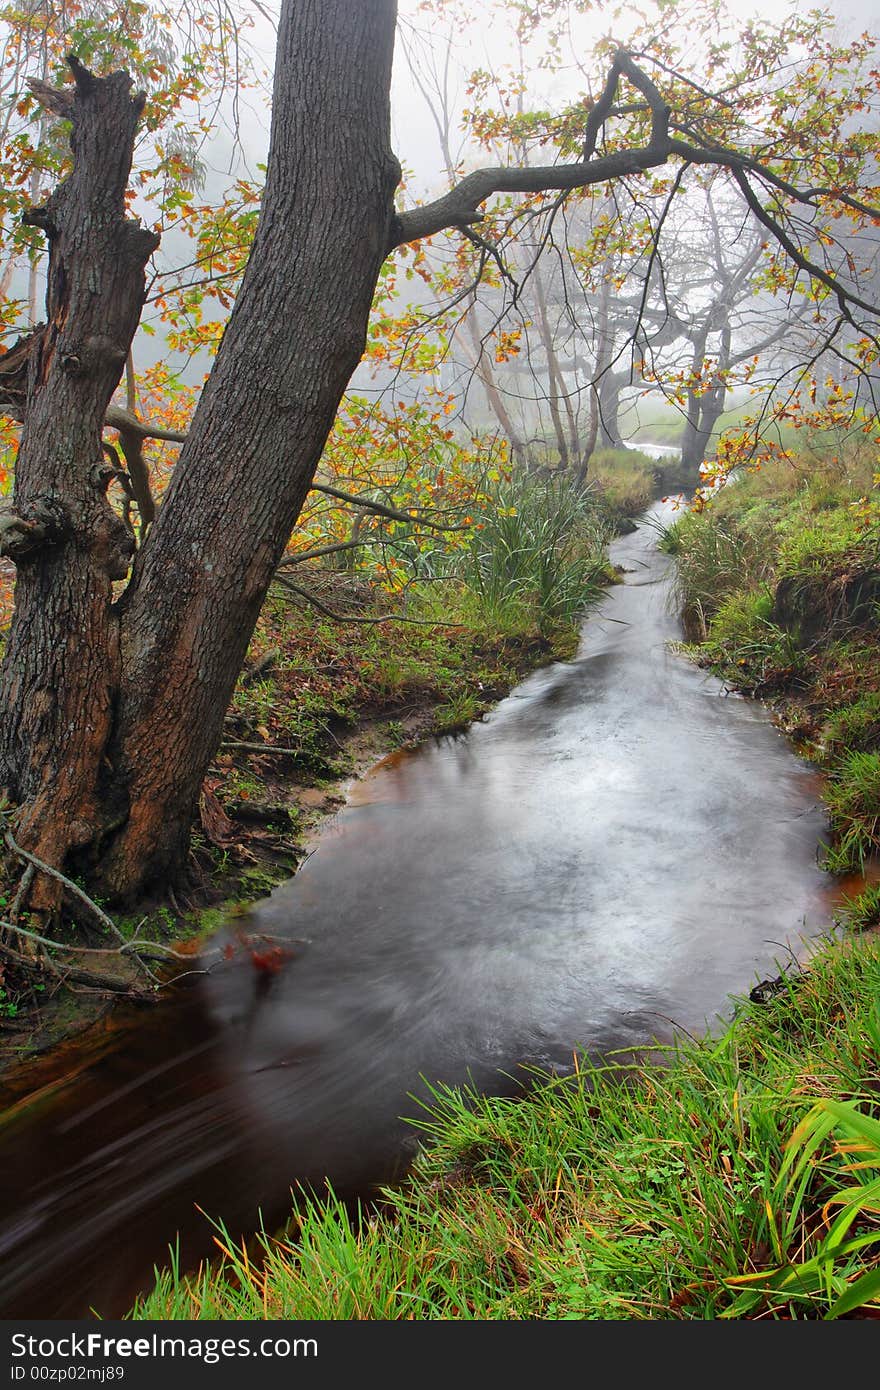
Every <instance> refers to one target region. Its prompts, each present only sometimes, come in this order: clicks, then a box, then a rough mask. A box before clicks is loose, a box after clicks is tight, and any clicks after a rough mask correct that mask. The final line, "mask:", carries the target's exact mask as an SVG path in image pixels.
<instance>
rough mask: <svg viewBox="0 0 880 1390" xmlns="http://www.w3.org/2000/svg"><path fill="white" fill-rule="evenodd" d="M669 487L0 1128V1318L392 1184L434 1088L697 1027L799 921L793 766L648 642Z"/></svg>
mask: <svg viewBox="0 0 880 1390" xmlns="http://www.w3.org/2000/svg"><path fill="white" fill-rule="evenodd" d="M673 505H674V504H672V503H658V504H657V505H656V506H655V507H654V508H653V509H652V512H651V514H649V516H648V517H647V518H645V519H644V520H643V522H642V524H640V526H639V528H638V529H637V530H636V531H635V532H634V533H633V534H632V535H629V536H626V537H623V538H621V539H620V540H618V541H617V542H615V544H614V547H613V554H612V558H613V560H614V562H615V563H616V564H617V565H619V566H620V567H621V569H622V571H623V572H622V575H621V579H622V582H621V583H620V584H618V585H616V586H614V587H612V588H611V589H610V590H609V592H608V594H607V595H606V597H605V598H604V600H603V601H602V603H601V604H600V606H599V608H598V609H596V610H594V611H593V612H592V613H591V615H590V616H589V617H588V619H587V621H586V622H585V624H584V629H583V635H582V641H581V646H580V649H579V651H578V654H577V656H576V658H575V659H574V660H573V661H571V662H568V663H564V664H561V663H558V664H555V665H553V666H550V667H548V668H546V669H544V670H541V671H539V672H536V673H535V674H534V675H532V676H531V677H529V679H527V680H526V681H524V682H523V683H522V684H521V685H520V686H519V687H517V689H516V690H515V691H514V692H513V693H512V694H511V695H510V696H509V697H508V698H507V699H506V700H504V701H503V702H502V703H501V704H500V705H499V706H498V707H497V708H496V709H495V710H494V711H493V712H492V713H491V714H490V715H489V716H488V717H487V718H486V719H484V720H483V721H481V722H480V723H479V724H477V725H475V726H474V727H473V728H472V729H471V730H470V731H469V732H468V733H467V734H466V735H464V736H462V737H458V738H444V739H439V740H436V741H433V742H431V743H429V744H428V745H426V746H425V747H423V748H422V749H421V750H419V751H418V752H416V753H404V754H396V755H393V756H391V757H390V758H387V759H385V760H384V762H383V763H381V764H379V766H378V767H377V768H375V769H374V770H373V771H372V772H371V773H370V774H369V775H368V776H367V777H366V778H364V779H363V780H361V781H360V782H358V783H356V784H355V785H354V786H353V787H352V789H351V794H350V796H349V800H348V803H347V805H346V807H345V808H344V809H343V810H342V811H341V812H340V813H339V815H338V816H337V817H336V818H335V820H334V821H332V822H330V823H329V824H328V825H327V826H326V827H325V829H324V831H323V832H322V834H321V837H320V841H319V843H318V846H317V849H316V851H315V852H314V853H313V854H312V855H311V857H310V858H309V859H308V860H307V862H306V863H305V865H304V867H303V868H302V869H301V870H300V872H299V873H298V874H297V875H296V877H295V878H294V879H292V880H291V881H290V882H289V883H287V884H285V885H284V886H282V887H281V888H279V889H278V890H276V892H275V893H273V894H272V896H271V897H270V898H269V899H267V900H265V901H264V902H263V903H261V904H258V905H256V906H255V908H254V909H253V910H252V911H250V912H249V913H247V914H246V915H245V916H242V917H240V918H239V919H237V920H236V921H234V922H233V923H231V925H230V928H229V930H228V932H227V933H226V934H225V936H224V937H223V938H222V943H223V944H224V945H225V947H226V948H227V949H226V953H225V954H226V956H227V957H228V958H224V959H221V961H220V962H219V963H218V964H215V965H213V966H212V967H211V969H210V971H209V973H207V974H206V975H204V976H203V977H201V978H200V979H199V980H198V982H197V983H196V985H195V986H194V987H193V988H191V989H189V990H186V991H185V992H182V993H181V994H180V995H179V996H178V997H176V998H174V999H172V1000H170V1001H169V1002H167V1003H166V1004H163V1005H161V1006H160V1007H159V1008H157V1009H156V1010H155V1011H154V1012H153V1013H152V1014H149V1015H146V1016H144V1015H143V1014H140V1015H138V1016H137V1017H136V1018H134V1019H130V1020H124V1019H121V1018H120V1017H119V1016H117V1019H116V1020H115V1021H114V1023H113V1024H112V1025H111V1026H109V1027H102V1028H99V1029H98V1030H96V1032H94V1033H93V1034H92V1035H91V1036H90V1037H89V1038H88V1039H87V1040H85V1041H84V1042H82V1043H80V1044H78V1045H76V1046H75V1047H74V1048H72V1049H68V1050H67V1051H66V1052H65V1053H64V1054H63V1055H62V1057H61V1058H60V1059H59V1062H58V1069H57V1075H56V1076H55V1077H53V1078H52V1079H51V1080H50V1081H49V1082H48V1083H47V1084H46V1086H45V1087H44V1089H43V1091H42V1092H41V1093H40V1095H38V1096H37V1097H36V1098H35V1099H33V1100H31V1101H30V1102H29V1103H28V1104H26V1105H22V1106H20V1107H19V1108H18V1109H17V1111H16V1113H14V1114H12V1115H10V1116H8V1117H7V1119H6V1121H5V1122H4V1124H3V1125H2V1128H0V1161H2V1163H3V1170H4V1175H5V1182H4V1194H5V1196H4V1208H5V1210H4V1211H3V1213H2V1215H0V1252H2V1257H3V1263H2V1274H0V1309H2V1312H3V1314H4V1315H5V1316H6V1317H13V1316H25V1315H29V1316H33V1317H37V1316H41V1317H63V1316H73V1317H76V1316H82V1315H84V1314H85V1313H87V1312H88V1310H89V1309H90V1308H94V1309H95V1310H96V1311H98V1312H99V1313H101V1314H102V1315H104V1316H113V1315H115V1314H118V1313H120V1312H121V1311H123V1310H124V1309H125V1308H126V1307H127V1306H128V1305H129V1304H130V1302H131V1299H132V1297H133V1296H134V1294H135V1293H136V1292H137V1291H138V1290H139V1289H142V1288H144V1287H145V1286H146V1285H147V1284H148V1283H149V1282H150V1274H151V1269H152V1266H153V1264H154V1263H164V1262H165V1260H166V1258H167V1251H168V1247H169V1245H170V1244H172V1243H174V1242H175V1240H176V1239H177V1237H178V1233H179V1234H180V1240H181V1245H182V1258H183V1263H184V1265H186V1264H188V1263H191V1262H193V1261H196V1260H197V1259H198V1258H201V1257H202V1256H204V1255H206V1254H208V1253H210V1251H211V1237H212V1228H211V1226H210V1224H209V1221H208V1220H207V1218H206V1216H205V1215H204V1214H203V1213H207V1214H208V1215H209V1216H211V1217H214V1218H223V1220H224V1221H225V1222H226V1223H227V1226H228V1227H229V1229H230V1230H231V1231H232V1232H233V1234H238V1233H240V1232H245V1231H248V1230H252V1229H253V1228H254V1227H255V1226H256V1225H257V1224H258V1222H259V1220H260V1216H262V1220H263V1222H264V1223H265V1225H266V1227H267V1228H268V1229H273V1228H274V1227H275V1226H276V1225H277V1224H278V1223H279V1222H280V1221H281V1220H282V1219H283V1217H284V1214H285V1212H286V1211H288V1210H289V1207H290V1190H291V1188H295V1187H297V1185H306V1186H313V1187H316V1188H318V1189H320V1188H322V1186H323V1184H324V1182H325V1180H329V1181H330V1182H331V1183H332V1185H333V1186H334V1188H335V1189H336V1190H337V1191H338V1192H340V1193H342V1194H344V1195H354V1194H369V1193H370V1192H373V1191H374V1190H375V1188H376V1186H377V1184H380V1183H383V1182H388V1181H392V1180H394V1179H396V1178H398V1177H399V1176H400V1175H401V1174H402V1173H403V1172H404V1171H405V1169H406V1166H407V1164H408V1163H409V1162H410V1160H411V1158H412V1155H413V1153H414V1152H415V1149H416V1145H417V1142H418V1137H419V1131H418V1129H417V1128H415V1127H414V1126H413V1125H412V1124H410V1123H409V1119H410V1118H411V1117H413V1116H419V1115H420V1114H423V1113H424V1111H423V1109H422V1105H423V1102H424V1101H425V1099H426V1098H428V1097H429V1096H430V1086H431V1085H432V1084H435V1083H437V1082H443V1083H449V1084H458V1083H462V1082H467V1081H472V1082H473V1083H474V1084H476V1085H478V1086H480V1087H482V1088H485V1089H489V1090H495V1091H505V1092H507V1091H513V1090H515V1089H516V1088H517V1087H519V1086H521V1085H522V1084H523V1083H524V1081H525V1080H526V1079H527V1078H528V1076H529V1075H530V1074H531V1071H532V1069H534V1068H536V1067H537V1068H544V1069H554V1070H557V1071H565V1070H567V1069H568V1068H570V1067H571V1066H572V1065H573V1057H574V1054H575V1051H576V1050H577V1049H583V1050H585V1051H587V1052H588V1053H590V1054H592V1055H602V1054H604V1053H607V1052H608V1051H610V1050H612V1049H621V1048H622V1049H635V1050H638V1049H639V1048H640V1047H642V1046H644V1045H645V1044H648V1043H650V1042H651V1041H652V1040H653V1039H655V1038H657V1039H661V1040H667V1039H669V1038H670V1037H671V1036H672V1035H673V1033H674V1031H675V1030H676V1029H677V1028H683V1029H687V1030H688V1031H691V1032H694V1031H697V1032H700V1031H703V1030H705V1029H706V1028H707V1027H711V1026H713V1024H715V1023H717V1021H718V1019H719V1017H723V1016H724V1015H725V1014H727V1013H728V1012H729V1010H730V1008H731V1001H730V996H731V994H733V993H740V994H741V993H743V992H747V991H748V989H749V987H750V985H751V984H753V983H754V982H755V981H756V980H758V979H761V978H763V977H766V976H768V975H776V974H777V973H778V971H779V968H780V965H782V964H785V963H787V962H788V961H789V960H790V959H791V956H792V954H798V953H799V952H801V951H803V950H804V949H806V943H807V942H808V941H809V939H810V938H811V937H812V936H814V935H815V934H816V933H817V932H819V931H820V930H822V929H823V928H824V927H825V926H826V925H827V923H828V921H829V920H830V915H831V903H832V901H833V896H834V894H833V889H832V887H831V886H830V884H829V882H828V880H827V878H826V876H824V875H823V874H822V872H821V871H820V869H819V867H818V863H817V846H818V844H819V842H820V840H821V838H822V836H823V833H824V817H823V813H822V809H821V806H820V805H819V802H818V796H817V791H818V784H817V779H816V777H815V774H814V773H813V772H812V771H811V770H810V769H809V768H808V767H807V766H806V765H805V764H803V763H802V762H800V761H799V760H798V759H797V758H796V757H795V756H794V755H793V753H792V752H791V750H790V748H789V746H788V745H787V744H786V742H785V740H784V739H783V737H782V736H781V735H780V734H779V732H778V731H777V730H776V729H775V728H774V726H773V725H772V723H771V722H770V720H769V718H768V717H767V715H766V713H765V712H764V711H763V709H762V708H761V707H760V706H759V705H757V704H754V703H751V702H748V701H746V700H743V699H740V698H738V697H736V696H733V695H729V694H728V693H727V692H726V691H725V689H724V687H723V685H722V684H721V683H720V682H719V681H717V680H715V679H714V678H713V677H711V676H708V675H706V674H705V673H704V672H702V671H700V670H699V669H697V668H696V667H695V666H693V665H692V664H691V663H690V662H688V661H687V660H686V659H685V658H684V657H683V656H681V655H680V654H679V653H677V652H676V651H675V650H674V646H672V645H671V644H674V642H675V640H676V639H677V638H678V637H679V636H680V630H679V625H678V622H677V619H676V618H675V616H674V615H673V613H672V612H671V611H670V604H669V596H668V566H669V561H668V560H667V559H666V557H664V556H663V555H662V554H661V553H660V552H659V551H658V550H657V549H656V544H655V541H656V531H655V530H654V528H653V526H652V524H651V523H652V521H655V520H656V519H658V518H661V519H662V518H664V517H665V518H666V519H668V518H669V516H670V515H671V514H672V513H671V508H672V506H673ZM197 1208H201V1211H199V1210H198V1209H197Z"/></svg>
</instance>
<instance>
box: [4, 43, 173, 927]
mask: <svg viewBox="0 0 880 1390" xmlns="http://www.w3.org/2000/svg"><path fill="white" fill-rule="evenodd" d="M70 61H71V67H72V69H73V72H74V77H75V87H74V88H68V89H64V90H62V91H61V92H55V93H53V92H51V91H50V90H49V89H45V88H43V87H42V84H38V91H37V94H38V96H39V97H40V99H41V100H43V101H44V102H45V103H46V104H48V105H50V106H51V109H52V110H53V111H54V112H55V114H56V115H62V116H65V117H68V118H69V119H70V120H71V123H72V125H71V147H72V149H73V151H74V163H73V169H72V172H71V174H70V176H69V177H68V178H67V179H66V180H65V181H64V182H63V183H62V184H60V185H59V187H58V188H57V190H56V191H55V193H53V195H52V196H51V198H50V199H49V200H48V202H47V203H46V204H45V205H44V206H43V207H40V208H34V209H32V211H31V212H30V213H29V214H28V221H30V222H31V223H33V224H34V225H36V226H39V227H41V228H42V229H43V230H44V231H45V233H46V236H47V238H48V243H49V271H48V290H47V298H46V312H47V322H46V325H45V326H44V327H43V328H42V330H41V331H40V332H39V333H38V334H37V335H36V336H35V337H34V338H32V339H31V340H30V342H29V345H28V347H27V351H26V353H24V354H23V356H24V358H25V360H26V372H27V375H26V385H25V390H26V404H25V410H24V415H25V423H24V429H23V433H22V440H21V447H20V450H19V454H18V459H17V462H16V470H15V474H16V476H15V494H14V503H13V514H12V518H11V519H10V518H8V517H7V523H8V524H7V527H6V528H4V542H3V548H4V549H5V551H6V553H7V554H10V555H11V556H12V557H13V558H14V559H15V561H16V564H17V578H16V592H15V614H14V618H13V622H12V628H11V631H10V635H9V641H8V644H7V650H6V656H5V659H4V663H3V669H2V676H0V710H2V719H0V784H2V785H3V786H4V787H5V788H6V791H7V794H8V795H9V796H10V797H11V798H12V799H13V800H14V801H16V802H18V803H19V804H20V805H21V806H22V812H21V819H20V824H19V829H18V833H19V838H20V840H21V842H22V843H23V844H24V845H25V847H26V848H28V849H31V850H33V851H34V852H36V853H37V854H38V855H39V856H40V857H41V858H43V859H46V860H47V861H49V862H51V863H54V864H60V863H62V862H63V860H64V858H65V856H66V855H67V853H68V851H69V850H70V849H71V848H74V847H76V846H78V845H82V844H85V843H87V842H90V841H92V840H93V838H94V836H95V833H96V830H97V826H98V824H99V820H100V816H99V806H98V788H97V782H98V773H99V768H100V763H101V758H102V756H103V753H104V750H105V747H106V743H107V739H108V736H109V733H110V727H111V723H112V719H113V711H114V703H115V698H116V690H117V685H118V678H119V659H118V637H117V625H116V620H115V618H114V617H113V615H112V612H111V602H110V600H111V588H112V583H113V581H114V580H116V579H120V578H122V577H123V576H124V575H125V574H126V573H127V570H128V567H129V564H130V562H131V556H132V554H133V551H134V542H133V538H132V536H131V534H130V532H129V531H128V530H127V529H126V528H125V527H124V525H123V523H122V522H121V521H120V519H119V517H118V516H117V515H116V513H115V512H114V511H113V509H112V508H111V506H110V505H109V503H108V501H107V498H106V495H105V494H106V489H107V485H108V481H109V470H108V468H107V466H106V464H105V462H104V458H103V454H102V450H101V428H102V426H103V423H104V414H105V411H106V409H107V405H108V402H109V400H110V396H111V395H112V393H113V391H114V389H115V387H116V385H117V383H118V381H119V377H120V374H121V371H122V368H123V366H124V363H125V356H126V353H127V351H128V348H129V344H130V342H131V338H132V335H133V334H134V331H135V328H136V327H137V323H138V319H139V317H140V312H141V308H142V306H143V298H144V265H145V263H146V261H147V258H148V257H149V255H150V254H151V252H152V251H153V250H154V248H155V246H156V245H157V244H158V238H156V237H155V236H154V235H153V234H152V233H151V232H148V231H145V230H144V229H143V228H142V227H140V226H139V225H138V224H137V223H134V222H131V221H128V220H126V217H125V204H124V195H125V190H126V185H127V182H128V175H129V172H130V167H131V153H132V148H133V142H134V132H135V127H136V124H137V120H138V117H139V115H140V112H141V110H142V107H143V97H142V96H138V97H134V98H132V97H131V95H130V88H131V81H130V79H129V77H128V76H127V74H125V73H114V74H113V75H112V76H110V77H106V78H101V79H97V78H94V77H92V75H91V74H90V73H88V72H87V71H86V70H85V69H84V68H82V67H81V66H80V65H79V64H78V63H77V61H76V60H75V59H71V60H70ZM56 891H57V890H56V888H55V886H54V885H53V886H49V885H48V884H47V881H45V880H43V881H42V892H43V897H44V898H46V899H51V898H52V897H53V895H54V893H55V892H56ZM37 905H41V904H40V901H39V898H38V900H37ZM43 905H49V904H48V903H46V904H43Z"/></svg>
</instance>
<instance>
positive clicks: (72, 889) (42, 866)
mask: <svg viewBox="0 0 880 1390" xmlns="http://www.w3.org/2000/svg"><path fill="white" fill-rule="evenodd" d="M5 839H6V843H7V845H8V846H9V848H10V849H11V850H12V852H13V853H14V854H17V855H18V856H19V858H20V859H23V860H24V861H25V862H26V863H27V864H30V865H32V866H33V868H35V869H39V871H40V873H42V874H48V876H49V878H54V879H56V880H57V881H58V882H59V883H63V884H64V887H65V888H66V889H67V890H68V892H69V893H72V894H73V896H74V897H75V898H78V899H79V901H80V902H82V903H85V905H86V907H87V908H88V909H89V911H90V912H91V913H92V914H93V915H94V917H95V918H96V920H97V921H98V922H100V923H101V926H102V927H104V928H105V929H106V930H107V931H109V932H110V934H111V936H115V937H116V939H117V941H121V942H123V943H124V942H125V937H124V936H123V935H122V932H121V931H120V930H119V928H118V927H117V925H116V923H115V922H114V921H113V919H112V918H111V917H108V916H107V913H106V912H105V911H104V910H103V908H100V907H99V906H98V904H97V903H96V902H94V901H93V900H92V899H91V898H90V897H89V895H88V893H87V892H86V891H85V889H83V888H80V886H79V884H78V883H74V881H73V879H71V878H68V877H67V875H66V874H63V873H62V872H61V870H60V869H54V868H53V867H52V865H51V864H46V863H45V862H44V861H43V860H42V859H38V858H37V856H36V855H35V854H31V853H30V852H29V850H26V849H22V847H21V845H19V844H17V843H16V840H15V838H14V836H13V834H12V831H11V830H7V831H6V836H5Z"/></svg>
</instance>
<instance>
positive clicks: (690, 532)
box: [659, 508, 769, 641]
mask: <svg viewBox="0 0 880 1390" xmlns="http://www.w3.org/2000/svg"><path fill="white" fill-rule="evenodd" d="M659 543H660V548H661V549H662V550H665V551H666V552H667V554H670V555H674V556H675V561H676V565H675V577H674V580H673V599H672V601H673V603H674V604H675V607H676V609H677V610H678V611H679V612H680V613H681V614H682V619H683V622H684V627H685V631H686V633H687V635H688V636H689V637H690V638H691V639H693V640H696V641H703V640H705V638H706V636H707V634H708V632H709V626H710V624H711V622H712V619H713V618H714V617H715V614H716V613H717V612H718V610H719V608H720V607H721V605H722V604H723V602H724V600H725V599H726V598H727V597H728V596H729V595H731V594H734V593H736V592H737V591H739V590H751V589H759V588H760V587H761V586H762V585H764V584H765V582H766V580H767V577H768V574H769V559H768V555H767V552H766V549H765V548H764V546H763V545H762V544H761V540H760V538H759V536H757V535H756V534H755V533H754V532H753V531H752V530H750V529H747V528H742V527H740V526H737V525H736V523H735V522H734V521H732V520H729V519H727V518H725V517H723V516H721V515H719V514H718V513H717V512H716V511H715V510H714V508H709V509H707V510H705V511H701V512H685V513H683V514H682V515H681V516H680V517H679V518H678V520H677V521H675V522H674V523H673V524H672V525H671V526H669V527H667V528H665V530H664V532H663V533H662V534H661V537H660V542H659Z"/></svg>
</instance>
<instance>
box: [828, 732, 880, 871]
mask: <svg viewBox="0 0 880 1390" xmlns="http://www.w3.org/2000/svg"><path fill="white" fill-rule="evenodd" d="M825 800H826V801H827V803H828V809H829V811H830V813H831V828H832V831H833V832H834V843H833V845H832V846H831V848H830V849H829V851H828V856H827V864H828V867H829V868H831V869H832V870H834V871H836V872H845V871H846V870H848V869H863V868H864V866H865V860H866V859H867V858H868V856H869V855H872V854H876V853H878V851H880V753H866V752H864V751H863V750H861V749H853V750H852V751H851V752H849V753H847V754H845V755H844V757H842V758H841V760H840V762H839V763H838V764H837V766H836V767H835V768H834V770H833V772H832V774H831V776H830V777H829V779H828V784H827V786H826V789H825Z"/></svg>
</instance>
